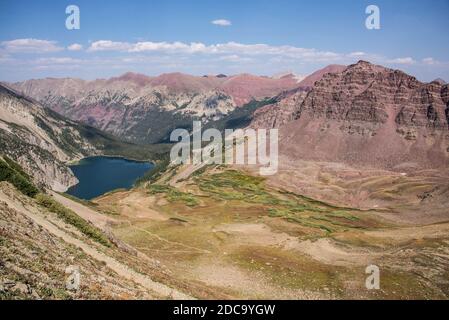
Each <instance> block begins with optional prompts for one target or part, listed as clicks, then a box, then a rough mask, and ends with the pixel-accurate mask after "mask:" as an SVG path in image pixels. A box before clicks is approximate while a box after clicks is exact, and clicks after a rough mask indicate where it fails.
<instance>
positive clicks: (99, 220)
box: [51, 191, 118, 229]
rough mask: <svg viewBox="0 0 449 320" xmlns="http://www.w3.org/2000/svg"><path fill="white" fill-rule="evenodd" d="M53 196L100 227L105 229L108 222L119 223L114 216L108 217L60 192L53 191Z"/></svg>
mask: <svg viewBox="0 0 449 320" xmlns="http://www.w3.org/2000/svg"><path fill="white" fill-rule="evenodd" d="M51 195H52V196H53V198H54V199H55V200H56V201H58V202H59V203H60V204H62V205H63V206H64V207H66V208H69V209H70V210H72V211H75V212H76V214H78V215H79V216H80V217H81V218H83V219H84V220H87V221H89V222H91V223H92V224H94V225H95V226H97V227H98V228H100V229H104V228H105V227H106V226H107V225H108V224H113V223H117V222H118V221H117V220H116V219H114V218H111V217H108V216H106V215H104V214H99V213H98V212H96V211H94V210H92V209H90V208H89V207H86V206H85V205H83V204H81V203H79V202H76V201H73V200H71V199H69V198H66V197H64V196H62V195H60V194H59V193H56V192H53V191H51Z"/></svg>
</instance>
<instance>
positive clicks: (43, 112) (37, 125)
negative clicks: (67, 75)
mask: <svg viewBox="0 0 449 320" xmlns="http://www.w3.org/2000/svg"><path fill="white" fill-rule="evenodd" d="M0 138H1V139H0V152H1V153H4V154H6V155H8V156H9V157H11V158H12V159H14V160H15V161H17V162H18V163H19V164H20V165H21V166H22V167H23V168H24V169H25V170H26V171H27V172H28V173H29V174H30V175H31V176H32V177H33V179H34V180H35V182H36V183H37V184H39V185H42V186H46V187H49V188H51V189H53V190H56V191H65V190H66V189H67V188H68V187H70V186H72V185H74V184H76V183H77V182H78V180H77V179H76V178H75V176H74V175H73V173H72V171H71V170H70V169H69V168H68V167H67V166H66V165H65V163H66V162H67V161H72V160H77V159H80V158H82V157H84V156H86V155H89V154H95V153H96V152H97V149H96V147H95V146H93V145H92V144H90V143H89V142H88V141H86V140H85V139H84V138H83V137H82V135H81V133H80V131H79V129H78V127H77V125H76V124H75V123H72V122H70V121H67V120H65V119H63V118H61V117H60V116H59V115H57V114H55V113H54V112H52V111H50V110H48V109H45V108H43V107H42V106H41V105H39V103H37V102H35V101H33V100H31V99H29V98H27V97H24V96H21V95H20V94H18V93H16V92H14V91H13V90H11V89H9V88H7V87H5V86H1V85H0Z"/></svg>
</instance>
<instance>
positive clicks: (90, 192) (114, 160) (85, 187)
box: [65, 155, 155, 200]
mask: <svg viewBox="0 0 449 320" xmlns="http://www.w3.org/2000/svg"><path fill="white" fill-rule="evenodd" d="M68 166H69V168H70V170H71V171H72V172H73V175H74V176H75V177H76V178H77V179H78V181H79V182H78V183H77V184H76V185H73V186H71V187H70V188H68V189H67V190H66V191H65V193H66V194H69V195H71V196H74V197H77V198H79V199H84V200H90V199H93V198H96V197H98V196H101V195H103V194H106V193H108V192H110V191H112V190H115V189H127V190H129V189H131V188H133V187H134V185H135V182H136V181H137V180H138V179H139V178H141V177H143V176H144V175H145V174H146V173H147V172H148V171H149V170H152V169H153V168H154V167H155V163H154V162H151V161H142V160H135V159H128V158H125V157H122V156H112V155H94V156H89V157H85V158H82V159H80V160H78V161H76V162H73V163H71V164H69V165H68Z"/></svg>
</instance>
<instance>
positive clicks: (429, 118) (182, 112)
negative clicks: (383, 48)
mask: <svg viewBox="0 0 449 320" xmlns="http://www.w3.org/2000/svg"><path fill="white" fill-rule="evenodd" d="M448 92H449V89H448V84H446V83H445V82H444V81H441V80H435V81H433V82H431V83H422V82H420V81H418V80H417V79H416V78H415V77H413V76H410V75H408V74H406V73H404V72H402V71H399V70H393V69H388V68H385V67H382V66H378V65H374V64H371V63H369V62H366V61H359V62H358V63H356V64H353V65H350V66H347V67H346V66H339V65H331V66H328V67H326V68H324V69H321V70H319V71H317V72H315V73H313V74H311V75H310V76H308V77H305V78H304V79H302V80H301V81H299V82H298V79H297V77H295V75H293V74H287V75H282V76H280V77H273V78H269V77H261V76H253V75H248V74H242V75H236V76H226V75H218V76H210V75H209V76H202V77H197V76H191V75H185V74H181V73H173V74H164V75H161V76H158V77H148V76H145V75H141V74H135V73H126V74H124V75H122V76H120V77H116V78H111V79H107V80H94V81H84V80H80V79H71V78H64V79H55V78H47V79H40V80H28V81H24V82H20V83H14V84H4V85H1V86H0V105H1V108H0V135H1V137H2V139H1V142H0V143H1V146H0V147H1V150H2V151H3V152H5V153H6V154H7V155H9V156H10V157H11V158H13V159H14V160H16V161H18V162H19V163H20V164H21V165H23V166H24V167H25V168H26V169H28V170H29V171H31V172H33V176H35V177H36V180H37V181H38V182H40V183H43V184H45V185H47V186H49V187H51V188H52V189H55V190H65V189H66V188H67V187H68V186H70V185H73V184H75V183H76V178H75V177H74V176H73V174H71V171H70V170H69V169H68V168H67V166H66V165H65V164H66V163H67V162H70V161H76V160H78V159H80V158H82V157H85V156H88V155H94V154H100V153H101V154H112V155H126V156H130V157H132V158H145V156H149V155H150V156H151V157H153V158H154V157H156V158H157V157H158V156H157V154H160V152H159V151H160V150H159V149H158V148H153V145H152V144H154V143H156V142H167V140H168V136H169V134H170V133H171V131H172V130H173V129H175V128H179V127H181V128H190V127H191V125H192V120H195V119H201V120H203V122H205V123H207V126H208V127H217V128H219V129H224V128H235V127H245V126H247V125H249V126H251V127H253V128H266V129H270V128H279V129H280V154H281V156H285V157H287V158H289V159H290V160H293V161H294V160H295V159H307V160H309V159H310V160H318V161H332V162H344V163H348V164H351V165H357V166H370V167H377V168H384V169H397V170H404V169H413V168H435V167H441V166H446V167H447V166H448V165H449V95H448ZM105 132H107V133H105ZM114 136H117V137H118V138H119V139H120V140H121V141H123V140H127V141H128V142H121V141H119V140H117V138H114ZM135 143H137V144H135ZM141 143H144V144H145V145H146V146H147V147H140V144H141ZM165 148H167V147H165Z"/></svg>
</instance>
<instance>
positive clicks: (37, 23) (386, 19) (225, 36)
mask: <svg viewBox="0 0 449 320" xmlns="http://www.w3.org/2000/svg"><path fill="white" fill-rule="evenodd" d="M70 4H74V5H77V6H78V7H79V8H80V18H81V19H80V20H81V28H80V30H67V29H66V28H65V20H66V17H67V15H66V13H65V8H66V7H67V6H68V5H70ZM370 4H374V5H377V6H378V7H379V8H380V23H381V28H380V30H368V29H367V28H366V27H365V19H366V17H367V14H366V13H365V8H366V7H367V6H368V5H370ZM448 12H449V0H431V1H429V0H416V1H413V0H389V1H387V0H384V1H379V0H372V1H365V0H339V1H336V0H315V1H299V0H296V1H293V0H281V1H273V0H272V1H266V0H246V1H245V0H239V1H234V0H228V1H214V0H209V1H207V0H183V1H181V0H165V1H148V0H147V1H132V0H128V1H124V0H114V1H99V0H89V1H79V0H71V1H61V0H59V1H39V0H36V1H26V0H14V1H10V0H0V80H3V81H18V80H24V79H29V78H41V77H66V76H70V77H80V78H85V79H95V78H105V77H110V76H116V75H119V74H121V73H124V72H127V71H134V72H141V73H145V74H148V75H157V74H160V73H164V72H177V71H179V72H185V73H192V74H197V75H201V74H216V73H227V74H235V73H243V72H249V73H254V74H260V75H273V74H276V73H280V72H285V71H292V72H295V73H298V74H301V75H305V74H308V73H310V72H313V71H314V70H316V69H317V68H320V67H324V66H326V65H328V64H333V63H337V64H350V63H353V62H356V61H357V60H360V59H364V60H368V61H372V62H374V63H379V64H382V65H385V66H389V67H393V68H399V69H402V70H404V71H407V72H408V73H411V74H413V75H415V76H416V77H417V78H418V79H420V80H425V81H430V80H432V79H435V78H437V77H441V78H443V79H445V80H446V81H449V32H448V30H449V19H448V17H447V14H448ZM215 20H226V21H227V22H226V21H225V22H226V23H225V22H223V21H221V23H220V22H216V23H215V24H214V23H212V22H213V21H215Z"/></svg>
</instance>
